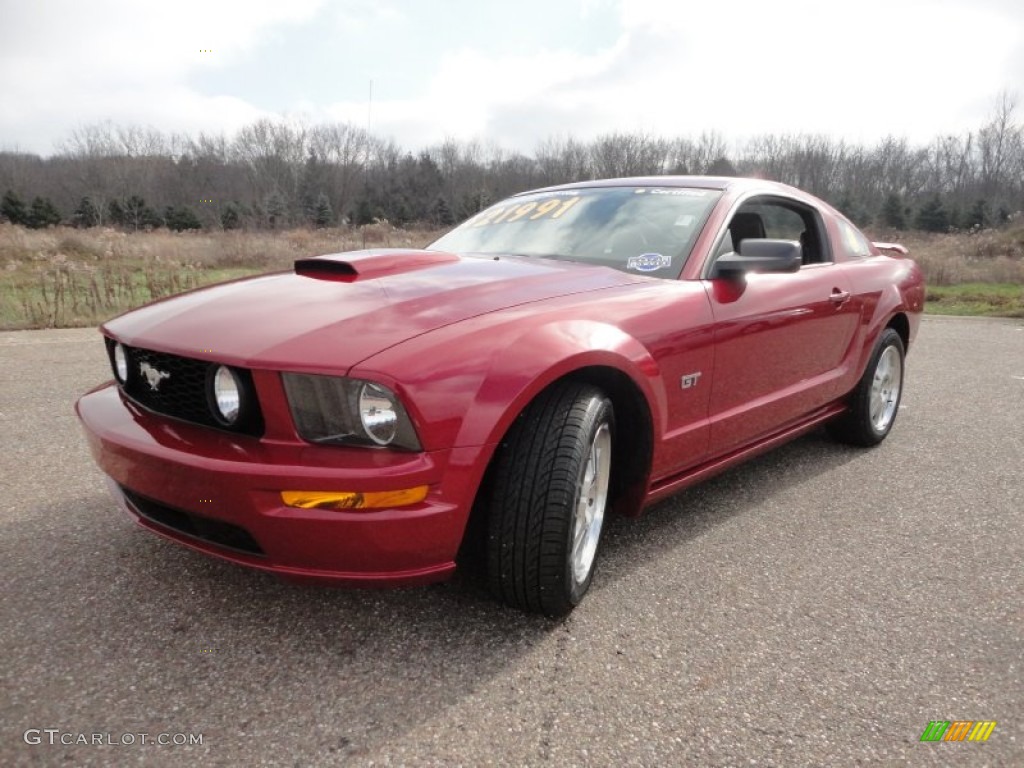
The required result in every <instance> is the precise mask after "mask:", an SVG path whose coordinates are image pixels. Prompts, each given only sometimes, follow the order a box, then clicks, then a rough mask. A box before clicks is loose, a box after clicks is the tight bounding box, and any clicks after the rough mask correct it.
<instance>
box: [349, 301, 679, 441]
mask: <svg viewBox="0 0 1024 768" xmlns="http://www.w3.org/2000/svg"><path fill="white" fill-rule="evenodd" d="M590 366H605V367H608V368H613V369H616V370H618V371H621V372H622V373H624V374H625V375H626V376H628V377H629V378H630V379H631V380H632V381H634V382H635V383H636V385H637V387H638V388H639V389H640V391H641V392H642V393H643V396H644V398H645V399H646V400H647V404H648V407H649V408H650V410H651V414H652V416H653V415H654V414H657V413H661V412H663V411H664V404H665V392H664V387H663V385H662V384H661V377H660V374H659V369H658V365H657V363H656V362H655V360H654V358H653V357H652V356H651V354H650V352H649V351H648V350H647V349H646V348H645V347H644V346H643V344H641V343H640V342H639V341H638V340H637V339H635V338H633V337H632V336H630V335H629V334H627V333H625V332H624V331H623V330H622V329H620V328H618V327H616V326H613V325H611V324H608V323H604V322H601V321H599V320H593V319H567V318H550V317H547V318H545V317H543V316H538V315H535V314H531V313H530V312H529V310H525V309H524V310H523V311H522V312H517V313H508V314H507V315H506V316H505V317H503V318H502V319H501V321H500V322H496V321H495V319H494V318H493V316H491V317H486V316H485V317H482V318H475V319H473V320H467V321H464V322H462V323H457V324H455V325H452V326H448V327H446V328H442V329H439V330H437V331H434V332H432V333H429V334H425V335H424V336H420V337H417V338H415V339H410V340H409V341H407V342H405V343H403V344H400V345H398V346H397V347H392V348H391V349H389V350H386V351H384V352H382V353H380V354H378V355H376V356H374V357H373V358H371V359H369V360H367V361H364V363H362V364H360V365H359V366H356V367H355V368H354V369H352V371H351V372H350V373H349V375H351V376H356V377H359V378H367V379H373V380H376V381H380V382H381V383H383V384H387V385H388V386H390V387H392V388H393V389H394V390H395V391H396V392H397V393H398V394H399V396H400V397H402V400H403V402H404V403H405V405H406V408H407V409H408V410H409V412H410V415H411V417H412V419H413V421H414V422H415V424H416V427H417V431H418V433H419V437H420V441H421V443H422V444H423V447H424V449H426V450H441V449H448V448H453V447H465V446H479V445H485V444H489V443H496V442H497V441H499V440H500V439H501V437H502V435H504V433H505V431H506V430H507V429H508V427H509V425H510V424H511V423H512V420H513V419H514V418H515V417H516V416H517V415H518V414H519V413H520V412H521V411H522V409H523V408H525V407H526V404H527V403H529V402H530V400H531V399H533V398H534V397H535V396H536V395H537V394H538V393H539V392H540V391H541V390H542V389H544V388H545V387H546V386H548V385H549V384H551V383H552V382H553V381H555V380H556V379H559V378H561V377H562V376H565V375H567V374H569V373H571V372H572V371H574V370H578V369H580V368H586V367H590ZM654 421H655V425H656V429H657V428H659V427H660V426H661V425H660V422H659V421H658V420H657V419H656V418H655V419H654Z"/></svg>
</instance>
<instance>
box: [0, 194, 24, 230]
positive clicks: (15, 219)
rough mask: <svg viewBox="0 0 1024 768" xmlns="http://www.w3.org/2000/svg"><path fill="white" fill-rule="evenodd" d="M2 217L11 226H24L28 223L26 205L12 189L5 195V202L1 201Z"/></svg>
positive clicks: (0, 211)
mask: <svg viewBox="0 0 1024 768" xmlns="http://www.w3.org/2000/svg"><path fill="white" fill-rule="evenodd" d="M0 215H2V216H3V217H4V218H5V219H7V220H8V221H9V222H11V224H22V225H24V224H27V223H28V211H27V210H26V209H25V203H24V202H23V201H22V199H21V198H20V197H18V195H17V193H15V192H14V191H13V190H10V189H8V190H7V191H6V192H5V193H4V197H3V200H0Z"/></svg>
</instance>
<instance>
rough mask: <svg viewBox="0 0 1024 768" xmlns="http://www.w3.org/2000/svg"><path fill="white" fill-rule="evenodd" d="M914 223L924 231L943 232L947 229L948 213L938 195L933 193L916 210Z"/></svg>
mask: <svg viewBox="0 0 1024 768" xmlns="http://www.w3.org/2000/svg"><path fill="white" fill-rule="evenodd" d="M914 224H915V225H916V226H917V228H918V229H923V230H924V231H925V232H945V231H946V230H947V229H949V213H948V212H947V211H946V208H945V206H943V205H942V200H940V199H939V196H938V195H933V196H932V198H931V199H930V200H928V202H926V203H925V204H924V205H922V206H921V209H920V210H919V211H918V212H917V218H916V219H915V220H914Z"/></svg>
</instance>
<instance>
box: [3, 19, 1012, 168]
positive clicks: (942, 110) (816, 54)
mask: <svg viewBox="0 0 1024 768" xmlns="http://www.w3.org/2000/svg"><path fill="white" fill-rule="evenodd" d="M371 81H372V83H373V88H372V92H373V98H372V108H369V107H370V105H369V102H370V98H369V97H370V82H371ZM1004 90H1005V91H1009V92H1011V93H1015V94H1016V95H1017V96H1018V98H1019V99H1021V100H1024V0H857V2H829V1H828V0H771V2H766V1H765V0H725V1H724V2H717V3H716V2H708V0H700V1H699V2H697V1H695V0H514V1H512V2H510V1H507V0H506V1H505V2H494V1H493V0H430V1H429V2H427V1H426V0H245V2H226V1H222V0H171V1H169V2H152V1H151V0H125V1H124V2H122V1H121V0H88V1H86V0H0V149H7V150H10V149H20V150H23V151H31V152H38V153H41V154H50V153H52V152H53V151H54V150H55V147H56V143H57V142H59V140H60V139H62V138H66V137H67V136H68V134H69V132H70V131H71V130H72V129H73V128H75V127H76V126H79V125H83V124H88V123H94V122H98V121H103V120H112V121H114V122H115V123H122V124H129V123H130V124H138V125H144V126H153V127H156V128H159V129H161V130H165V131H187V132H191V133H195V132H198V131H206V132H213V133H222V132H223V133H226V134H228V135H231V134H232V133H233V132H234V131H235V130H236V129H237V128H239V127H240V126H242V125H244V124H245V123H248V122H250V121H252V120H254V119H257V118H259V117H263V116H288V117H292V118H296V119H305V120H307V121H308V122H311V123H316V122H323V121H333V120H337V121H346V122H352V123H355V124H357V125H359V126H361V127H364V126H366V125H367V123H368V121H369V125H370V127H371V129H372V131H373V132H374V133H376V134H379V135H382V136H390V137H393V138H394V139H396V140H397V141H398V142H399V143H400V144H402V145H403V146H405V147H407V148H409V149H416V148H419V147H423V146H425V145H429V144H432V143H435V142H437V141H440V140H442V139H444V138H445V137H449V136H450V137H455V138H460V139H467V138H479V139H481V140H483V141H484V142H491V141H493V142H497V143H498V144H499V145H501V146H504V147H507V148H512V149H520V150H524V151H530V150H532V149H533V148H534V146H535V145H536V144H537V142H538V141H539V140H541V139H543V138H546V137H548V136H552V135H566V134H572V135H575V136H578V137H580V138H592V137H593V136H595V135H598V134H601V133H606V132H609V131H613V130H621V131H641V130H643V131H647V132H649V133H652V134H659V135H666V136H679V135H691V136H696V135H698V134H699V133H700V132H701V131H704V130H717V131H719V132H721V133H722V134H723V135H724V136H725V137H726V138H727V139H730V140H733V141H740V140H742V139H743V138H745V137H748V136H750V135H753V134H758V133H765V132H815V133H817V132H823V133H828V134H830V135H833V136H836V137H842V138H846V139H850V140H853V141H872V140H874V139H876V138H878V137H879V136H882V135H886V134H890V133H892V134H896V135H903V136H907V137H909V138H911V139H912V140H914V141H927V140H928V139H930V138H933V137H935V136H936V135H938V134H940V133H959V132H962V131H965V130H970V129H974V128H977V127H978V126H979V125H980V124H981V123H982V122H983V121H984V119H985V118H986V117H987V116H988V115H989V113H990V112H991V110H992V107H993V105H994V102H995V100H996V97H997V94H998V93H999V92H1000V91H1004ZM1018 115H1019V116H1020V115H1024V103H1022V104H1021V106H1020V111H1019V113H1018Z"/></svg>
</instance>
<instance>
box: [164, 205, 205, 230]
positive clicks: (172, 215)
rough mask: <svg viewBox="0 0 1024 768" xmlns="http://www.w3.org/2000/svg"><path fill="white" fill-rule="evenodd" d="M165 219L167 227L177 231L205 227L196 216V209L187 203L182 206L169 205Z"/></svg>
mask: <svg viewBox="0 0 1024 768" xmlns="http://www.w3.org/2000/svg"><path fill="white" fill-rule="evenodd" d="M164 220H165V221H166V222H167V228H168V229H170V230H173V231H175V232H181V231H182V230H185V229H202V228H203V225H202V224H201V223H200V222H199V219H198V218H197V217H196V214H195V211H193V210H192V209H191V208H190V207H189V206H187V205H183V206H181V207H180V208H175V207H174V206H173V205H169V206H167V210H166V211H165V213H164Z"/></svg>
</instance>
